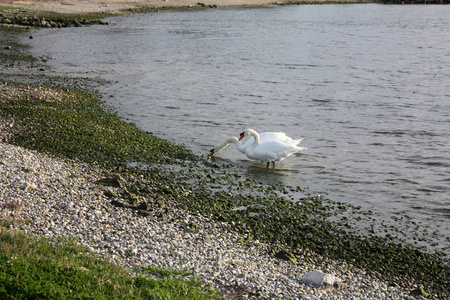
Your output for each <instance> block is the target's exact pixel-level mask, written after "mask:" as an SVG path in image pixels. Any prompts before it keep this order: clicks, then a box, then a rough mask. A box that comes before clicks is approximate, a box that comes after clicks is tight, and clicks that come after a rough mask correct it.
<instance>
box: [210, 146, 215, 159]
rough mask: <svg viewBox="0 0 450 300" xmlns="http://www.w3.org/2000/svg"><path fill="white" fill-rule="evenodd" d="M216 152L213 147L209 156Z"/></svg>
mask: <svg viewBox="0 0 450 300" xmlns="http://www.w3.org/2000/svg"><path fill="white" fill-rule="evenodd" d="M215 153H216V152H215V151H214V148H212V149H211V150H210V153H209V157H211V156H213V155H214V154H215Z"/></svg>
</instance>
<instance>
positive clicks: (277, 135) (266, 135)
mask: <svg viewBox="0 0 450 300" xmlns="http://www.w3.org/2000/svg"><path fill="white" fill-rule="evenodd" d="M259 139H260V140H261V143H264V142H267V141H271V140H280V141H284V142H288V143H291V144H293V145H298V144H299V143H300V142H301V141H302V140H303V139H298V140H293V139H292V138H290V137H288V136H287V135H286V133H284V132H262V133H260V134H259ZM254 140H255V138H254V137H253V136H251V137H250V138H249V139H248V140H247V141H246V142H245V143H244V147H248V146H250V145H251V144H252V143H253V141H254Z"/></svg>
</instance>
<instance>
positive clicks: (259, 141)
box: [245, 129, 261, 148]
mask: <svg viewBox="0 0 450 300" xmlns="http://www.w3.org/2000/svg"><path fill="white" fill-rule="evenodd" d="M245 132H246V133H247V134H250V135H252V136H253V137H254V138H255V140H254V141H253V143H252V145H251V146H252V148H254V147H256V146H258V145H259V144H261V138H260V137H259V134H258V133H257V132H256V131H254V130H253V129H246V130H245Z"/></svg>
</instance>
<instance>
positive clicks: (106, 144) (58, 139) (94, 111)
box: [0, 0, 450, 299]
mask: <svg viewBox="0 0 450 300" xmlns="http://www.w3.org/2000/svg"><path fill="white" fill-rule="evenodd" d="M13 2H14V3H5V4H3V3H4V2H1V3H2V5H7V6H8V7H3V6H0V18H1V22H2V23H3V24H6V25H18V24H19V25H21V26H20V27H16V26H2V27H0V33H1V34H0V44H1V46H2V48H1V49H0V65H1V66H2V70H4V71H0V107H1V110H0V144H1V143H8V144H12V145H15V146H19V147H23V148H24V149H31V150H34V151H38V152H40V153H47V154H50V155H54V156H55V157H61V158H65V159H71V160H73V161H74V163H77V162H80V163H83V164H84V163H86V164H90V165H93V166H95V167H96V168H101V169H102V170H106V171H105V172H107V173H108V175H107V176H106V175H105V177H99V178H97V180H98V183H97V185H98V186H106V187H107V188H105V189H103V190H102V199H103V201H104V205H107V206H109V207H111V209H114V210H118V211H121V210H127V211H131V212H133V213H134V214H135V215H136V216H137V217H139V218H146V217H148V216H149V215H152V214H157V215H158V216H159V217H158V218H162V219H164V220H166V219H171V218H170V216H171V214H172V211H176V210H181V211H187V212H189V213H192V214H200V215H202V216H203V217H207V218H209V219H211V220H214V222H218V223H224V224H229V226H231V228H232V230H235V231H237V232H238V233H239V236H240V237H239V238H238V240H239V241H240V242H241V243H242V244H251V243H253V242H255V241H258V240H259V241H261V242H263V243H265V244H267V245H268V246H267V249H266V252H267V255H269V256H270V257H274V258H275V259H278V260H280V261H282V262H283V263H290V264H294V265H299V264H302V263H303V262H304V261H310V262H312V263H313V264H315V265H317V266H318V268H319V269H320V265H321V264H322V265H323V262H325V261H328V260H330V259H331V260H334V261H337V262H340V264H345V265H347V264H348V265H354V266H355V267H357V268H361V269H363V270H365V271H366V272H367V276H368V277H369V275H370V278H378V279H379V280H384V281H387V282H389V284H390V285H391V286H392V287H398V288H399V289H401V290H402V291H404V292H405V293H407V294H408V296H409V297H412V298H414V297H419V298H420V297H428V298H441V299H446V298H448V297H449V296H450V292H449V290H448V286H449V279H448V278H450V276H449V275H450V272H449V271H450V270H449V265H448V259H447V258H445V257H444V255H443V254H441V253H434V254H432V253H427V252H426V251H425V250H424V249H420V248H419V247H416V246H413V245H408V244H405V243H402V242H401V241H398V240H396V239H395V238H393V237H392V236H391V235H390V234H389V230H391V229H388V228H383V227H382V226H381V228H375V227H373V228H371V230H372V232H371V233H370V234H368V235H361V234H360V233H358V230H357V229H356V228H353V226H352V224H351V219H352V218H367V220H368V222H371V221H373V219H372V218H371V214H373V212H364V211H361V209H360V208H358V207H353V206H349V205H346V204H343V203H336V202H333V201H331V200H329V199H324V198H323V197H321V196H318V195H310V194H308V192H307V191H306V190H305V191H304V193H305V197H304V198H302V199H300V200H301V201H298V202H295V203H294V202H293V201H291V200H289V199H288V196H289V192H290V191H291V190H303V187H286V186H282V185H273V186H265V185H263V184H260V183H258V180H257V179H249V178H244V177H243V176H242V175H240V174H238V173H235V172H233V171H231V170H230V169H229V168H227V166H226V165H220V164H217V163H215V162H214V160H212V161H209V160H208V161H205V160H204V159H203V158H200V157H197V156H196V155H195V154H193V153H191V152H190V151H189V150H187V149H185V148H184V147H182V146H178V145H173V144H171V143H169V142H167V141H165V140H163V139H159V138H157V137H154V136H152V135H151V133H148V132H143V131H141V130H139V129H138V128H136V127H135V126H134V125H133V124H129V123H126V122H125V121H123V120H121V119H120V118H119V117H118V116H117V115H115V114H114V113H113V112H111V111H109V110H108V109H107V108H105V107H104V105H103V104H102V102H101V101H100V100H99V99H100V95H97V94H96V92H95V85H96V84H98V83H96V82H95V81H92V80H89V79H76V78H75V79H74V78H59V77H48V76H43V75H39V73H38V72H39V69H40V68H42V67H43V66H41V65H40V62H39V60H37V59H36V58H34V57H31V56H29V55H28V53H27V46H26V45H23V44H20V43H19V42H18V39H17V36H18V35H20V34H26V30H27V27H52V26H57V27H66V26H82V25H85V24H102V22H98V21H97V20H96V19H98V18H103V17H105V16H106V15H114V14H123V13H135V12H152V11H158V10H160V9H173V8H176V9H179V8H181V9H188V8H189V9H192V8H193V7H195V8H196V9H198V8H203V7H214V5H215V4H214V3H213V2H206V1H203V2H201V3H200V2H199V3H194V4H192V5H191V4H189V5H186V4H187V1H175V0H173V1H170V2H167V1H161V2H159V1H155V2H152V5H151V8H150V6H145V7H144V6H142V5H137V4H136V2H133V4H132V6H125V4H124V3H126V4H127V5H131V4H130V3H131V1H126V0H123V1H114V0H112V1H109V2H108V5H109V6H108V7H105V6H104V4H100V3H99V2H95V1H93V2H90V3H91V5H93V6H89V7H86V6H85V4H86V3H85V2H82V4H79V2H78V1H67V2H64V4H60V3H59V2H56V1H28V2H17V1H13ZM246 2H248V4H249V5H252V6H255V5H270V4H273V2H264V1H257V2H252V1H246ZM342 2H343V1H338V3H342ZM404 2H405V3H406V1H404ZM221 3H223V6H235V5H237V4H236V2H232V1H223V2H221ZM308 3H311V2H310V1H308ZM319 3H330V1H326V2H322V1H319ZM332 3H336V2H332ZM345 3H349V2H345ZM350 3H354V1H351V2H350ZM359 3H366V1H363V2H359ZM426 3H430V2H428V1H427V2H426ZM446 3H448V2H446ZM78 4H79V5H78ZM119 4H120V5H122V6H120V5H119ZM181 4H183V5H181ZM277 4H292V3H291V2H289V3H288V2H282V3H279V2H277ZM52 5H53V7H54V8H52ZM169 5H173V6H169ZM239 5H242V4H241V3H240V4H239ZM11 6H14V7H15V8H11ZM94 6H95V7H94ZM85 9H88V11H86V10H85ZM8 20H9V21H8ZM33 22H36V23H33ZM19 69H22V70H23V69H26V70H28V71H29V72H26V73H31V74H32V75H22V74H21V72H19V71H15V70H19ZM3 154H4V153H0V155H3ZM1 162H2V157H0V164H1ZM136 166H142V168H137V167H136ZM77 176H80V177H81V178H83V176H82V175H81V174H78V175H77ZM124 178H125V179H124ZM3 188H4V187H2V189H3ZM5 188H7V186H6V185H5ZM26 189H27V187H25V190H26ZM0 195H1V194H0ZM14 205H21V204H20V203H14V201H12V199H8V200H7V199H2V201H1V202H0V208H1V212H2V215H1V220H0V225H1V226H0V240H1V246H0V250H1V252H0V256H1V257H2V265H1V267H0V295H2V298H3V296H5V297H4V298H5V299H8V297H10V298H14V297H16V296H18V295H26V296H29V295H38V294H39V293H44V294H45V293H47V294H45V295H47V297H49V295H51V294H48V293H51V291H52V290H53V289H54V288H55V287H51V286H48V287H45V288H42V287H36V290H34V291H28V292H27V291H26V285H27V284H30V283H29V281H28V280H30V279H29V278H28V279H24V281H21V284H24V285H18V286H19V288H17V289H16V288H14V286H17V285H16V284H15V283H17V282H19V278H20V277H21V276H24V278H27V277H26V275H27V272H29V273H30V276H40V275H42V274H44V273H45V272H46V271H45V270H41V269H37V268H31V266H33V265H38V264H40V263H42V256H47V255H49V254H50V253H56V254H52V255H54V256H55V255H56V256H66V255H67V256H69V254H68V253H75V254H76V253H86V252H85V250H81V249H80V248H77V247H79V246H78V245H75V244H72V243H73V241H71V242H67V241H65V240H57V241H56V240H46V239H44V240H39V241H36V240H35V238H34V237H33V236H32V235H27V234H22V233H19V232H17V231H16V229H21V226H28V225H26V222H27V220H26V219H25V220H22V219H21V218H20V214H19V213H17V211H18V210H20V208H19V209H18V206H14ZM19 207H20V206H19ZM244 208H245V209H244ZM161 216H162V217H161ZM331 220H338V221H331ZM172 222H174V221H172ZM196 227H199V225H198V224H196V223H195V222H192V223H189V224H187V225H186V230H187V231H189V230H194V229H195V228H196ZM383 232H388V233H387V234H384V235H382V234H380V233H383ZM381 236H383V237H381ZM418 239H419V240H420V239H422V237H421V236H419V237H418ZM33 243H38V244H39V245H44V244H45V245H46V247H44V246H42V248H43V249H44V250H42V251H43V252H41V253H37V254H36V256H32V257H31V258H30V259H29V260H28V258H27V254H26V253H25V254H24V253H23V252H21V251H19V250H20V249H19V248H21V247H23V245H25V244H33ZM258 243H259V242H258ZM49 244H50V245H53V246H54V247H53V246H52V247H50V248H48V247H49V246H48V245H49ZM5 245H10V246H5ZM60 246H61V248H62V249H61V248H59V247H60ZM30 247H32V248H33V247H36V246H30ZM38 248H39V249H41V246H39V247H38ZM64 251H67V252H64ZM61 253H64V254H61ZM132 254H133V253H128V252H126V253H125V254H124V256H125V257H127V256H131V255H132ZM90 255H91V254H90V253H87V254H83V255H81V256H86V257H88V259H87V260H88V261H92V260H94V258H93V257H92V256H90ZM78 256H80V255H78ZM127 258H128V257H127ZM68 259H69V258H68ZM71 259H72V258H70V260H71ZM73 259H74V261H76V262H73V261H70V262H67V261H62V262H61V261H58V260H57V259H55V260H54V261H46V262H45V263H46V264H48V268H56V269H61V270H62V271H61V272H62V273H63V270H69V271H70V272H69V273H75V276H80V275H83V274H84V275H86V274H88V273H89V272H91V271H92V272H93V273H89V276H87V277H91V279H93V280H94V281H95V282H97V283H99V282H100V283H101V284H98V285H102V286H103V285H105V286H104V288H105V290H108V289H109V290H116V289H117V290H119V291H120V293H119V294H120V295H122V296H123V298H127V297H128V296H129V297H131V296H130V295H127V292H125V291H126V290H128V291H130V290H132V289H134V288H136V286H139V287H142V290H140V291H133V292H130V293H131V294H133V295H134V296H136V295H138V294H139V296H138V297H140V298H148V297H153V296H150V294H151V293H150V292H149V291H148V290H147V289H146V286H148V285H153V283H150V281H151V278H149V277H146V276H147V275H145V274H142V273H139V272H137V271H136V272H137V274H138V275H137V277H133V276H131V275H129V277H126V276H128V275H126V274H125V273H127V271H123V272H124V274H125V275H124V276H125V277H122V278H120V279H118V280H119V281H120V284H119V283H111V282H112V280H113V279H111V280H110V281H108V280H105V281H103V280H100V279H99V277H100V274H108V275H105V276H114V275H113V274H116V273H120V272H121V271H120V270H122V269H120V268H118V269H115V268H116V267H114V266H113V267H112V268H113V270H112V271H105V270H99V271H94V267H93V266H91V265H88V264H87V262H86V261H84V262H79V261H78V259H79V257H77V255H75V256H74V258H73ZM12 261H16V262H20V264H18V265H20V266H22V267H20V266H19V267H18V269H14V268H11V267H12V264H11V262H12ZM6 262H8V263H6ZM99 264H100V263H99ZM108 264H109V263H108ZM79 265H81V266H82V267H79ZM55 266H57V267H55ZM76 266H78V267H76ZM77 268H78V269H77ZM152 268H153V269H152V271H151V272H147V273H151V274H152V278H154V277H155V278H163V279H170V283H169V287H168V289H175V290H179V289H185V288H186V287H184V286H183V287H172V286H171V285H172V284H175V283H172V281H175V282H178V281H180V280H177V279H176V278H182V279H183V278H185V276H184V275H180V274H182V273H183V270H178V271H177V270H172V271H167V270H163V269H159V268H157V269H155V267H152ZM28 269H30V270H31V269H33V272H36V273H31V271H28ZM84 269H86V270H89V272H86V270H84ZM80 270H81V271H80ZM95 272H98V273H95ZM144 273H145V272H144ZM45 274H46V275H45V276H43V278H48V280H49V281H52V280H56V279H55V278H56V277H55V278H52V277H51V276H50V277H48V276H49V275H48V274H47V273H45ZM130 274H131V273H130ZM155 274H159V275H155ZM161 274H164V275H161ZM19 275H20V276H19ZM84 275H83V276H84ZM120 275H121V276H122V275H123V274H122V273H120ZM296 275H297V276H298V275H304V274H296ZM64 276H66V275H64ZM83 276H81V277H83ZM81 277H70V278H58V279H57V280H62V281H63V282H66V283H67V282H73V284H74V285H76V284H79V285H83V284H84V283H85V282H86V281H89V280H91V279H86V278H84V277H83V278H81ZM132 278H134V279H132ZM77 282H78V283H77ZM124 282H125V283H124ZM183 282H184V280H183ZM123 283H124V284H123ZM122 284H123V285H122ZM128 284H129V285H128ZM164 284H166V283H164ZM164 284H162V287H159V289H160V291H161V293H162V294H161V295H163V294H164V293H165V292H164V293H163V292H162V291H163V290H164V289H165V287H164ZM347 284H352V283H351V282H347ZM191 285H192V289H195V290H196V291H197V292H198V290H200V291H201V292H200V294H202V295H203V296H205V295H206V296H205V298H208V299H216V298H217V299H218V298H220V296H219V295H217V294H216V292H214V291H210V290H207V291H205V287H200V286H199V283H198V282H197V281H195V282H194V283H192V284H191ZM40 288H42V290H39V289H40ZM102 288H103V287H102ZM46 289H47V290H46ZM156 289H158V287H157V288H156ZM69 290H70V289H69ZM73 290H74V291H76V293H79V295H82V294H83V293H90V292H92V290H87V291H82V290H77V289H75V288H73ZM235 291H236V289H235ZM197 292H192V291H191V292H189V295H191V296H187V297H186V299H191V298H195V297H197V296H195V297H194V296H192V295H194V294H195V295H196V293H197ZM27 293H28V295H27ZM64 293H68V291H67V290H65V291H61V294H55V295H64ZM95 293H97V291H95ZM98 293H106V292H105V291H98ZM191 293H194V294H191ZM244 294H246V295H247V296H249V297H250V298H252V297H253V298H255V299H257V298H260V297H262V296H261V295H260V294H258V293H256V292H254V291H252V292H249V291H247V293H244ZM331 295H332V294H331ZM403 295H404V294H403ZM225 296H226V297H228V298H233V297H232V296H231V293H228V294H226V295H225ZM30 297H31V296H30ZM104 297H107V296H104ZM155 297H156V296H155ZM172 297H173V299H178V298H179V297H180V296H179V295H173V296H172ZM215 297H216V298H215ZM285 297H286V298H289V297H290V296H289V295H285ZM379 297H380V298H382V296H381V295H380V296H379ZM156 298H157V297H156ZM262 298H263V297H262ZM324 298H326V297H324ZM373 298H377V297H375V296H374V297H373ZM385 298H390V297H389V296H386V297H385ZM392 298H395V297H394V296H392ZM400 298H402V297H400ZM403 298H405V297H403ZM234 299H238V297H237V296H236V295H234Z"/></svg>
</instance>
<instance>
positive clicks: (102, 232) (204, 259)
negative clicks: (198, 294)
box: [0, 125, 414, 299]
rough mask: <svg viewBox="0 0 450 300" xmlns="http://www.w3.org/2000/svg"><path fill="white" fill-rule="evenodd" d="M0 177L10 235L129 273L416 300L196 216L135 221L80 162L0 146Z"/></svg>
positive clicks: (257, 293)
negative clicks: (318, 281) (335, 281)
mask: <svg viewBox="0 0 450 300" xmlns="http://www.w3.org/2000/svg"><path fill="white" fill-rule="evenodd" d="M7 126H9V125H7ZM0 174H1V176H0V187H1V188H0V208H1V215H2V216H1V217H2V218H14V219H16V220H26V222H24V223H23V224H21V225H11V226H10V228H9V229H11V230H22V231H24V232H26V233H28V234H35V235H41V236H46V237H53V236H68V237H73V238H75V239H76V240H78V241H79V243H80V244H81V245H83V246H85V247H86V248H87V249H88V250H89V251H91V252H95V253H98V254H101V255H104V256H105V257H107V258H109V259H110V261H111V262H113V263H116V264H118V265H120V266H123V267H126V268H129V269H130V270H131V269H132V268H133V267H145V266H147V265H149V264H151V265H156V266H160V267H164V268H169V269H184V270H187V271H188V272H189V273H191V274H192V275H193V276H198V277H200V278H201V280H202V281H203V282H204V284H205V285H208V286H211V287H213V288H216V289H218V290H220V291H222V292H224V294H225V295H226V297H227V298H228V299H279V298H289V297H291V298H292V299H414V297H412V296H410V292H409V291H406V290H401V289H400V288H398V287H395V286H390V285H389V284H388V283H387V282H383V281H380V280H378V279H377V278H375V277H374V276H372V275H370V274H368V273H367V272H365V271H364V270H359V269H357V268H355V267H353V266H351V265H347V264H345V263H343V262H338V261H331V260H328V259H326V258H323V257H320V256H318V255H315V254H313V253H308V252H305V255H304V260H303V261H295V262H294V261H290V260H283V259H280V258H277V257H275V256H274V255H270V254H269V253H268V251H267V249H268V246H267V245H265V244H264V243H262V242H260V241H257V240H253V241H248V240H247V241H245V242H242V241H243V240H244V239H243V237H242V236H241V235H240V234H238V233H237V232H235V231H233V230H232V229H231V228H230V226H229V225H228V224H225V223H220V222H213V221H212V220H210V219H208V218H205V217H202V216H201V215H192V214H189V213H187V212H185V211H182V210H173V211H171V213H170V215H169V216H168V217H166V218H162V217H161V212H160V211H158V210H155V211H152V212H151V213H150V214H149V215H147V216H141V215H140V214H138V213H136V212H135V211H133V210H132V209H129V208H120V207H116V206H113V205H112V204H111V200H110V199H108V197H106V196H105V195H104V192H105V189H104V187H103V186H102V185H101V184H100V183H99V179H100V178H101V177H102V176H105V174H107V171H105V170H101V169H98V168H96V167H93V166H89V165H86V164H83V163H80V162H76V161H71V160H65V159H61V158H57V157H52V156H49V155H46V154H42V153H38V152H35V151H30V150H27V149H23V148H21V147H17V146H13V145H10V144H7V143H4V142H1V143H0ZM149 200H150V199H149ZM192 224H195V226H193V225H192ZM314 270H318V271H322V272H324V273H327V274H331V275H333V276H336V277H337V278H339V280H341V281H342V282H341V284H339V288H337V289H336V288H331V289H326V288H323V287H312V286H309V285H308V284H305V283H303V282H302V281H301V278H302V276H304V275H305V274H307V273H308V272H311V271H314Z"/></svg>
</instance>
